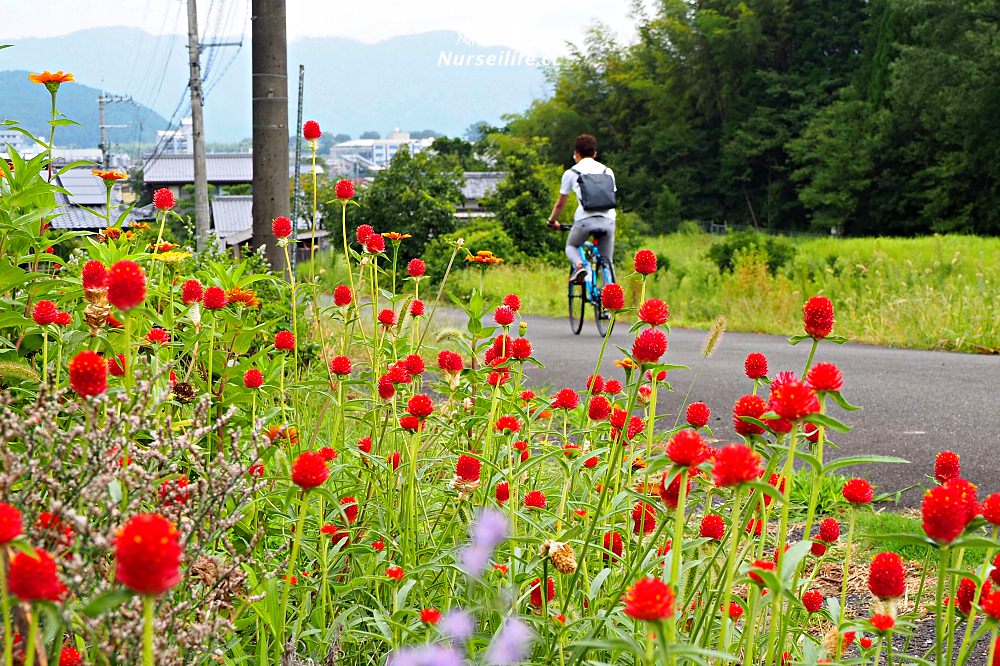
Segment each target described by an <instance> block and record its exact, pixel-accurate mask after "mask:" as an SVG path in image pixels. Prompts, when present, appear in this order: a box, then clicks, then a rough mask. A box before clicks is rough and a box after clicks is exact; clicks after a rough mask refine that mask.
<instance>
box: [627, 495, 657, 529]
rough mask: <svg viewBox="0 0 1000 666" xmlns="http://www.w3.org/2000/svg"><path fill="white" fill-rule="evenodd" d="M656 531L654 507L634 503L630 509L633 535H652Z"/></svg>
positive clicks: (644, 503)
mask: <svg viewBox="0 0 1000 666" xmlns="http://www.w3.org/2000/svg"><path fill="white" fill-rule="evenodd" d="M655 529H656V507H654V506H653V505H652V504H648V503H646V502H636V504H635V506H634V507H632V532H633V534H640V535H641V534H652V533H653V530H655Z"/></svg>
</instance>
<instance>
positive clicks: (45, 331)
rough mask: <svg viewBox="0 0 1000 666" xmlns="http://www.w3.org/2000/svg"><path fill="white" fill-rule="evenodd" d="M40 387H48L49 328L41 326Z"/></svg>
mask: <svg viewBox="0 0 1000 666" xmlns="http://www.w3.org/2000/svg"><path fill="white" fill-rule="evenodd" d="M41 375H42V386H48V385H49V327H48V325H47V324H46V325H45V326H42V372H41Z"/></svg>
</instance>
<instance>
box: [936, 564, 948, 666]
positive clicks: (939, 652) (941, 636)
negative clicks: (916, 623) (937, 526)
mask: <svg viewBox="0 0 1000 666" xmlns="http://www.w3.org/2000/svg"><path fill="white" fill-rule="evenodd" d="M948 555H949V551H948V548H947V547H946V546H942V547H941V548H940V549H939V550H938V570H937V592H936V594H935V597H934V598H935V602H936V603H935V605H934V608H937V609H938V612H936V613H935V614H934V639H935V640H934V663H935V664H936V665H937V666H944V663H945V661H944V657H945V655H944V643H945V631H946V628H945V626H944V617H943V615H944V614H943V613H941V611H940V609H941V608H944V606H943V604H944V584H945V579H946V578H947V577H948V574H947V571H948ZM950 605H951V604H949V606H950Z"/></svg>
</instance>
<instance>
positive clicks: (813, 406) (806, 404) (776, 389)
mask: <svg viewBox="0 0 1000 666" xmlns="http://www.w3.org/2000/svg"><path fill="white" fill-rule="evenodd" d="M768 407H770V409H771V411H773V412H775V413H776V414H777V415H778V416H780V417H781V418H783V419H788V420H789V421H798V420H800V419H803V418H805V417H807V416H809V415H810V414H815V413H816V412H818V411H819V399H818V398H817V397H816V392H815V391H814V390H812V389H811V388H809V387H808V386H806V385H805V384H803V383H802V382H800V381H798V380H797V379H791V380H788V381H784V382H782V383H780V384H778V383H777V382H775V383H774V384H772V385H771V396H770V399H769V400H768Z"/></svg>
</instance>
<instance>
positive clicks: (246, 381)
mask: <svg viewBox="0 0 1000 666" xmlns="http://www.w3.org/2000/svg"><path fill="white" fill-rule="evenodd" d="M263 385H264V373H262V372H261V371H260V370H258V369H257V368H250V369H249V370H247V371H246V372H244V373H243V386H245V387H246V388H248V389H258V388H260V387H261V386H263Z"/></svg>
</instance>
